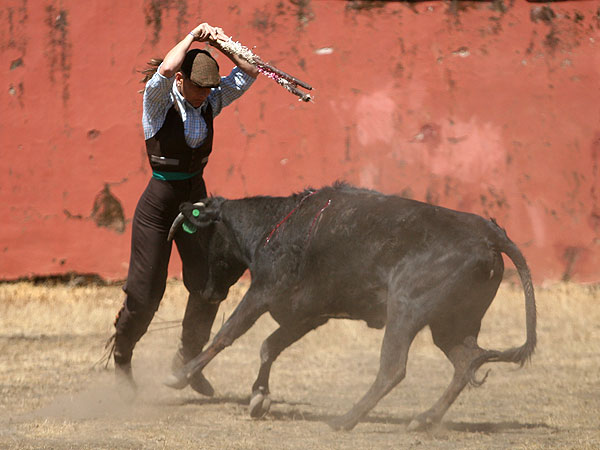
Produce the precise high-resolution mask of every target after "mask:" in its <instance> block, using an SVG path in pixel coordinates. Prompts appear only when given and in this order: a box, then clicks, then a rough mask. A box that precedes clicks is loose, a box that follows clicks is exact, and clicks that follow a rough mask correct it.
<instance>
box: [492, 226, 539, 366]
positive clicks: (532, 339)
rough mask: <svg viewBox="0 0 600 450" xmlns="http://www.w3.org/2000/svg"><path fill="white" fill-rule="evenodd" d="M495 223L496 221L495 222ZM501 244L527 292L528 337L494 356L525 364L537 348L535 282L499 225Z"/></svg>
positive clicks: (496, 359)
mask: <svg viewBox="0 0 600 450" xmlns="http://www.w3.org/2000/svg"><path fill="white" fill-rule="evenodd" d="M494 224H495V223H494ZM497 230H498V233H497V234H498V237H499V238H500V245H499V246H498V249H499V250H500V251H501V252H503V253H505V254H506V255H507V256H508V257H509V258H510V260H511V261H512V262H513V264H514V265H515V267H516V268H517V272H518V273H519V277H520V278H521V284H522V285H523V291H524V293H525V326H526V329H527V338H526V340H525V343H524V344H523V345H522V346H520V347H514V348H510V349H508V350H504V351H502V352H499V353H498V354H497V355H496V357H495V358H494V360H495V361H503V362H513V363H517V364H520V365H521V366H523V365H524V364H525V363H526V362H527V361H529V359H530V358H531V355H532V354H533V351H534V350H535V344H536V341H537V337H536V330H535V328H536V320H537V319H536V306H535V294H534V291H533V282H532V281H531V272H530V271H529V267H528V266H527V262H526V261H525V257H524V256H523V254H522V253H521V251H520V250H519V249H518V248H517V246H516V245H515V244H514V243H513V242H512V241H511V240H510V239H509V238H508V236H507V235H506V232H505V231H504V230H503V229H502V228H500V227H497Z"/></svg>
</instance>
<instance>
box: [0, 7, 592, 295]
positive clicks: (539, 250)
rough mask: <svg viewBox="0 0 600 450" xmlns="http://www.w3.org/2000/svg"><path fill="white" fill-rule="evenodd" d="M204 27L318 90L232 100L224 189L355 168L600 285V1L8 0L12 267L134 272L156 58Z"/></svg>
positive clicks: (217, 163)
mask: <svg viewBox="0 0 600 450" xmlns="http://www.w3.org/2000/svg"><path fill="white" fill-rule="evenodd" d="M200 21H207V22H209V23H211V24H213V25H218V26H221V27H222V28H224V30H225V32H227V33H228V34H230V35H233V37H234V38H235V39H236V40H239V41H241V42H242V43H244V44H245V45H247V46H256V49H255V51H256V53H258V54H259V55H260V56H261V57H262V58H263V59H265V60H269V61H271V62H272V63H274V64H275V65H276V66H278V67H280V68H281V69H283V70H286V71H288V72H290V73H292V74H294V75H296V76H297V77H298V78H300V79H302V80H304V81H307V82H309V83H310V84H312V85H313V86H314V87H315V91H314V96H315V102H314V103H310V104H305V103H301V102H298V101H297V100H296V97H294V96H292V95H291V94H289V93H287V92H286V91H284V90H283V89H282V88H280V87H279V86H277V85H276V84H275V83H273V82H272V81H270V80H268V79H266V78H264V77H263V78H260V79H259V80H258V81H257V82H256V83H255V85H254V86H253V87H252V89H251V90H250V91H249V92H248V93H247V94H246V95H245V97H244V98H242V99H241V100H240V101H239V102H237V103H235V104H234V105H232V106H231V107H229V108H228V109H226V110H225V111H224V112H223V113H222V115H221V116H220V117H219V118H218V119H217V121H216V127H217V136H216V141H215V153H213V155H214V156H213V157H212V158H211V161H210V163H209V166H208V169H207V175H206V179H207V183H208V187H209V191H210V192H212V193H213V194H216V195H223V196H227V197H240V196H246V195H256V194H274V195H279V194H288V193H291V192H294V191H298V190H301V189H303V188H305V187H308V186H312V187H319V186H322V185H325V184H329V183H331V182H333V181H335V180H337V179H345V180H347V181H349V182H352V183H355V184H357V185H360V186H364V187H369V188H375V189H378V190H381V191H383V192H386V193H401V194H402V195H405V196H409V197H412V198H416V199H420V200H427V201H430V202H434V203H437V204H440V205H444V206H447V207H451V208H457V209H461V210H465V211H471V212H476V213H479V214H483V215H486V216H493V217H496V218H497V220H498V221H499V223H500V224H501V225H503V226H504V227H505V228H506V229H507V230H508V233H509V235H510V236H511V238H512V239H513V240H514V241H515V242H516V243H517V244H518V245H520V247H521V248H522V250H523V252H524V253H525V255H526V257H527V258H528V260H529V263H530V266H531V267H532V271H533V274H534V279H535V281H536V282H537V283H540V282H543V281H545V280H558V279H561V278H570V279H574V280H576V281H600V200H599V198H600V180H599V177H600V168H599V165H600V106H599V105H600V102H599V99H600V95H599V94H600V83H599V74H600V73H599V72H600V32H599V30H600V11H599V5H598V2H596V1H568V2H559V3H552V4H550V6H549V7H548V6H546V4H541V3H529V2H525V1H522V0H517V1H509V0H504V1H496V2H464V1H461V2H435V1H432V2H418V3H406V2H387V3H386V2H357V1H323V0H321V1H318V0H312V1H310V0H300V1H298V0H294V1H291V0H282V1H258V0H247V1H245V2H238V1H229V0H220V1H218V2H215V1H201V0H195V1H194V0H189V1H183V0H181V1H176V0H165V1H162V2H161V1H156V0H155V1H150V0H146V1H138V2H117V1H108V0H105V1H98V0H96V1H94V0H86V1H75V0H46V1H32V0H29V1H26V0H4V1H3V2H2V5H1V6H0V56H1V57H0V61H2V62H1V64H0V79H1V80H2V84H1V85H2V89H1V90H0V98H1V103H2V110H1V118H2V120H0V142H1V144H2V145H1V149H2V150H1V151H2V157H1V158H0V174H1V177H0V196H1V197H0V198H1V202H0V221H1V222H0V279H14V278H19V277H24V276H31V275H48V274H59V273H65V272H70V271H73V272H86V273H98V274H100V275H101V276H103V277H106V278H109V279H118V278H123V277H125V275H126V269H127V263H128V258H129V234H130V229H131V228H130V224H131V218H132V215H133V211H134V208H135V204H136V201H137V198H138V197H139V195H140V193H141V191H142V190H143V188H144V186H145V184H146V182H147V180H148V178H149V175H150V172H149V170H148V166H147V163H146V160H145V154H144V152H145V150H144V144H143V137H142V130H141V123H140V122H141V95H139V94H138V93H137V90H138V89H140V88H141V87H142V86H141V84H139V83H138V80H139V79H140V75H139V73H137V72H136V71H137V70H139V69H141V68H143V66H144V63H145V61H146V60H147V59H149V58H150V57H153V56H162V55H164V54H165V53H166V51H168V50H169V48H170V47H171V46H172V45H173V44H174V43H175V42H177V41H178V40H179V39H180V38H182V37H183V36H184V35H185V34H186V33H187V32H188V31H189V30H190V29H191V28H193V26H195V25H196V24H197V22H200ZM219 61H220V63H221V67H222V68H224V69H225V70H228V69H229V68H230V67H231V66H230V64H228V61H227V60H225V59H224V58H223V57H222V56H221V57H220V58H219ZM121 211H122V214H123V216H122V217H121V216H120V214H121ZM179 270H180V266H179V263H178V261H177V258H174V261H173V264H172V268H171V273H172V275H177V274H178V273H179Z"/></svg>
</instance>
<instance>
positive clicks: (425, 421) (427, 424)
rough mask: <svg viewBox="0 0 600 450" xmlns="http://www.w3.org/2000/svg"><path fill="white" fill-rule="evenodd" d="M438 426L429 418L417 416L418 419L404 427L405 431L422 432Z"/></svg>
mask: <svg viewBox="0 0 600 450" xmlns="http://www.w3.org/2000/svg"><path fill="white" fill-rule="evenodd" d="M438 424H439V422H436V421H434V420H433V419H432V418H431V417H427V416H418V417H415V418H414V419H413V420H411V421H410V423H409V424H408V426H407V427H406V431H424V430H429V429H431V428H433V427H435V426H436V425H438Z"/></svg>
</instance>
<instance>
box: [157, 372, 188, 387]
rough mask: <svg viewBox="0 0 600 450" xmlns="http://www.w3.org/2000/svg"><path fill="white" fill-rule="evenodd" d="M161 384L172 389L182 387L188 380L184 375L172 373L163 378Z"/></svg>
mask: <svg viewBox="0 0 600 450" xmlns="http://www.w3.org/2000/svg"><path fill="white" fill-rule="evenodd" d="M163 384H164V385H165V386H167V387H170V388H172V389H183V388H184V387H186V386H187V385H188V384H189V381H188V379H187V377H186V376H185V375H181V374H174V373H172V374H170V375H168V376H167V378H165V379H164V380H163Z"/></svg>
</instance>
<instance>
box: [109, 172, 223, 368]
mask: <svg viewBox="0 0 600 450" xmlns="http://www.w3.org/2000/svg"><path fill="white" fill-rule="evenodd" d="M203 198H206V186H205V184H204V180H203V178H202V175H198V176H196V177H194V178H191V179H189V180H181V181H163V180H158V179H155V178H151V179H150V182H149V183H148V186H147V187H146V189H145V191H144V193H143V194H142V196H141V197H140V200H139V201H138V204H137V207H136V210H135V214H134V216H133V224H132V236H131V257H130V262H129V272H128V275H127V282H126V283H125V286H124V288H123V290H124V291H125V293H126V294H127V295H126V298H125V302H124V304H123V307H122V309H121V311H120V312H119V314H118V316H117V319H116V321H115V327H116V341H115V344H116V346H115V362H117V363H121V364H122V363H128V362H129V361H130V360H131V354H132V352H133V347H134V346H135V344H136V343H137V341H138V340H139V339H140V338H141V337H142V336H143V335H144V333H145V332H146V330H147V329H148V326H149V325H150V322H151V321H152V318H153V317H154V313H155V312H156V310H157V309H158V307H159V305H160V301H161V299H162V297H163V294H164V292H165V288H166V281H167V276H168V266H169V259H170V255H171V249H172V243H171V242H168V241H167V236H168V233H169V228H170V227H171V224H172V223H173V220H174V219H175V217H176V216H177V214H178V213H179V204H180V203H182V202H184V201H192V202H196V201H199V200H201V199H203ZM202 238H203V233H202V230H199V231H198V232H197V233H195V234H193V235H191V234H188V233H183V232H179V233H178V234H177V236H176V237H175V244H176V245H177V249H178V251H179V254H180V256H181V260H182V267H183V281H184V285H185V287H186V288H187V290H188V291H189V293H190V296H189V299H188V304H187V307H186V313H185V316H184V321H183V332H182V347H183V348H184V349H185V350H186V352H185V353H188V355H189V356H188V358H190V357H193V356H195V354H196V353H198V352H199V351H201V350H202V347H203V346H204V344H205V343H206V342H207V340H208V337H209V336H210V328H211V326H212V322H213V321H214V317H215V315H216V313H217V308H218V305H214V304H210V303H208V302H205V301H204V300H203V299H202V297H201V295H200V292H201V291H202V289H203V287H204V285H205V283H206V277H207V272H208V267H207V265H206V255H205V254H204V252H205V248H206V247H205V245H203V242H202Z"/></svg>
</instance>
